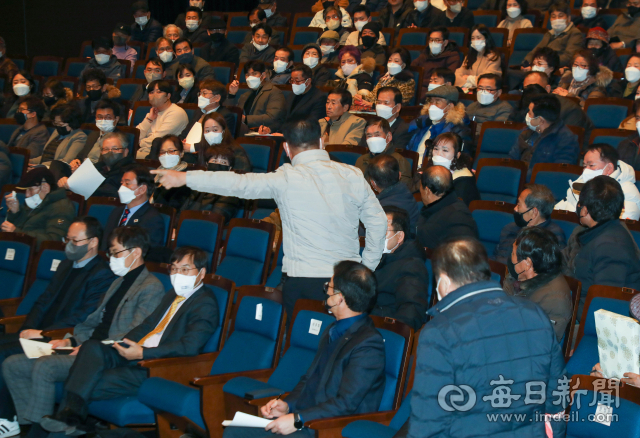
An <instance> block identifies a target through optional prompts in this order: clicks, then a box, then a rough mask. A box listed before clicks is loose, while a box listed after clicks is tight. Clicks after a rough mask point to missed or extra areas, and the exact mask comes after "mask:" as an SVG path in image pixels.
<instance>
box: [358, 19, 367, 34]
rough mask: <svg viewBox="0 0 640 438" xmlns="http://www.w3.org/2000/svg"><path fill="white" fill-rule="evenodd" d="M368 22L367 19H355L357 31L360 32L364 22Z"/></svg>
mask: <svg viewBox="0 0 640 438" xmlns="http://www.w3.org/2000/svg"><path fill="white" fill-rule="evenodd" d="M368 22H369V20H360V21H356V22H355V25H356V29H358V32H362V28H363V27H364V25H365V24H367V23H368Z"/></svg>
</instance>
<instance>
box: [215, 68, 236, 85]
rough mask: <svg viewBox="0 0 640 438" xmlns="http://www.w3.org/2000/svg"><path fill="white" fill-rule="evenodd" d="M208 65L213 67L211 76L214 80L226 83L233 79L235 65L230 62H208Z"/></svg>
mask: <svg viewBox="0 0 640 438" xmlns="http://www.w3.org/2000/svg"><path fill="white" fill-rule="evenodd" d="M209 65H211V67H213V76H214V77H215V79H216V81H218V82H220V83H222V84H224V85H226V84H228V83H229V82H231V81H232V79H233V74H234V73H235V70H236V66H235V64H234V63H232V62H210V63H209Z"/></svg>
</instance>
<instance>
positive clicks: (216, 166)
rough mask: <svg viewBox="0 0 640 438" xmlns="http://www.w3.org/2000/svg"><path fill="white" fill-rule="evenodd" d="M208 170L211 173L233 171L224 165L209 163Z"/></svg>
mask: <svg viewBox="0 0 640 438" xmlns="http://www.w3.org/2000/svg"><path fill="white" fill-rule="evenodd" d="M207 170H209V171H211V172H219V171H223V172H224V171H228V170H231V166H225V165H224V164H218V163H209V164H207Z"/></svg>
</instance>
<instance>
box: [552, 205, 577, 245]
mask: <svg viewBox="0 0 640 438" xmlns="http://www.w3.org/2000/svg"><path fill="white" fill-rule="evenodd" d="M551 220H553V222H555V223H556V224H557V225H558V226H559V227H560V228H562V231H564V237H565V239H566V240H569V236H571V233H573V230H575V228H576V227H577V226H578V225H579V224H578V218H577V216H576V214H575V213H574V212H573V211H565V210H554V211H553V213H551Z"/></svg>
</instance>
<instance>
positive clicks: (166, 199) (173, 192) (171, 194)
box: [152, 161, 192, 211]
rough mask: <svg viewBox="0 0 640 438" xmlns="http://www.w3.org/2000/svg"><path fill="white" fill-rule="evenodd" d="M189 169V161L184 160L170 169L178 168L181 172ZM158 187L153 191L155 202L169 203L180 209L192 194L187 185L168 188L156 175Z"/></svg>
mask: <svg viewBox="0 0 640 438" xmlns="http://www.w3.org/2000/svg"><path fill="white" fill-rule="evenodd" d="M161 169H166V168H165V167H162V166H160V167H159V168H158V170H161ZM186 169H187V163H186V162H184V161H181V162H179V163H178V164H177V165H176V166H174V167H172V168H171V169H170V170H177V171H179V172H184V171H186ZM154 180H155V183H156V189H155V190H154V192H153V198H152V201H153V203H154V204H162V205H167V206H169V207H172V208H174V209H176V210H177V211H180V208H181V207H182V206H183V205H184V203H185V202H186V201H187V199H188V198H189V196H190V195H191V192H192V190H191V189H190V188H189V187H187V186H182V187H174V188H171V189H167V188H166V187H164V186H162V185H158V184H159V180H160V178H158V176H157V175H156V177H155V179H154Z"/></svg>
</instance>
